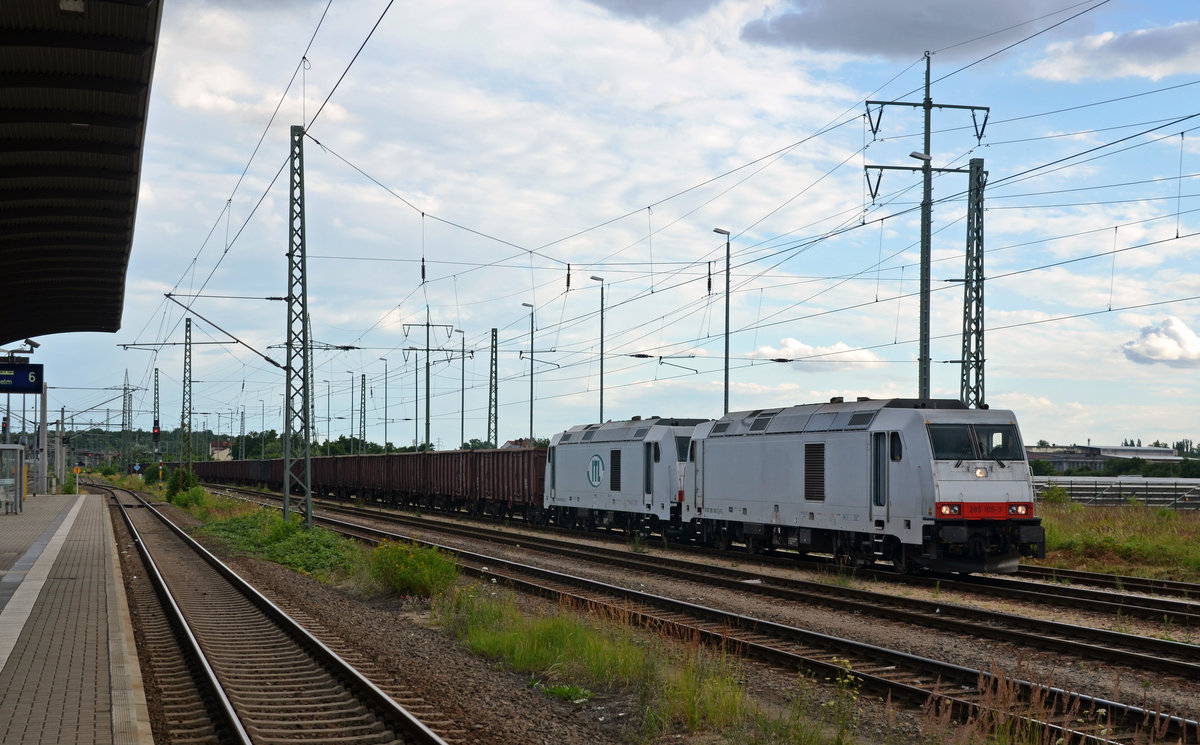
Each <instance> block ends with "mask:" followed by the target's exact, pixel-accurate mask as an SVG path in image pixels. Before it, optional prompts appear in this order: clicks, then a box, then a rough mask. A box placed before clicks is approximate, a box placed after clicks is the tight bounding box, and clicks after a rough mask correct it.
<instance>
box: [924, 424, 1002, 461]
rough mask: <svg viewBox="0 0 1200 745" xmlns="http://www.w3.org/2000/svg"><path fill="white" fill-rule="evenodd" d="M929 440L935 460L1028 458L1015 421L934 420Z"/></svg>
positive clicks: (930, 426)
mask: <svg viewBox="0 0 1200 745" xmlns="http://www.w3.org/2000/svg"><path fill="white" fill-rule="evenodd" d="M928 427H929V444H930V445H932V446H933V457H934V459H935V460H955V461H958V460H966V459H981V458H986V459H994V460H1000V461H1010V460H1025V450H1024V448H1022V447H1021V440H1020V438H1019V437H1017V428H1016V427H1015V426H1013V425H1011V424H930V425H928Z"/></svg>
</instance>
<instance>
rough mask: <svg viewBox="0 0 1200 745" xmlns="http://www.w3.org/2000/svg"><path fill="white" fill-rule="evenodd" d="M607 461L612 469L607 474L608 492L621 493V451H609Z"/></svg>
mask: <svg viewBox="0 0 1200 745" xmlns="http://www.w3.org/2000/svg"><path fill="white" fill-rule="evenodd" d="M608 459H609V462H610V463H611V464H612V468H611V469H610V471H609V474H608V489H609V491H621V451H620V450H609V451H608Z"/></svg>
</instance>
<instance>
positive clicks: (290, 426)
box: [283, 125, 312, 528]
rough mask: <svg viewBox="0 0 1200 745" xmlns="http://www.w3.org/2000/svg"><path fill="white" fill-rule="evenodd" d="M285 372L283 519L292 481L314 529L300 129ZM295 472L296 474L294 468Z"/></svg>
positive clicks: (294, 132) (297, 130)
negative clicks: (302, 499) (298, 491)
mask: <svg viewBox="0 0 1200 745" xmlns="http://www.w3.org/2000/svg"><path fill="white" fill-rule="evenodd" d="M288 197H289V198H288V203H289V213H288V214H289V219H288V294H287V304H288V310H287V367H286V370H285V373H284V376H285V378H286V390H285V393H284V406H283V408H284V416H283V518H284V520H287V519H288V517H289V510H290V507H291V503H292V482H293V481H295V482H296V485H297V486H298V487H299V489H300V492H301V493H302V494H303V495H304V501H303V509H304V524H305V526H306V527H310V528H311V527H312V480H311V474H312V463H311V457H312V450H311V445H312V438H311V437H310V436H309V412H310V411H311V407H310V405H309V394H310V391H311V390H312V388H311V386H310V385H309V375H308V346H309V345H308V279H307V276H306V275H307V266H308V259H307V252H306V249H305V243H304V127H302V126H300V125H293V126H292V129H291V181H290V188H289V189H288ZM298 465H299V469H298V470H297V466H298Z"/></svg>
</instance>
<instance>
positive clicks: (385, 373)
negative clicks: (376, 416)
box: [379, 357, 390, 453]
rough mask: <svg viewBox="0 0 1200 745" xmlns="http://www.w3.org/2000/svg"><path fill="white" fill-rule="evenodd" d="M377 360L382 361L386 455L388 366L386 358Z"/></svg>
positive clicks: (386, 447) (384, 450) (385, 447)
mask: <svg viewBox="0 0 1200 745" xmlns="http://www.w3.org/2000/svg"><path fill="white" fill-rule="evenodd" d="M379 359H381V360H383V452H385V453H387V452H390V448H388V436H387V426H388V400H387V389H388V364H387V357H380V358H379Z"/></svg>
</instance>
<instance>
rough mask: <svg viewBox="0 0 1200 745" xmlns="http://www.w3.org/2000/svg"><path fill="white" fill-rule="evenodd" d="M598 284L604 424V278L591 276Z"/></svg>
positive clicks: (601, 392)
mask: <svg viewBox="0 0 1200 745" xmlns="http://www.w3.org/2000/svg"><path fill="white" fill-rule="evenodd" d="M592 279H593V280H594V281H596V282H599V283H600V422H601V423H603V422H604V277H597V276H596V275H595V274H593V275H592Z"/></svg>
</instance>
